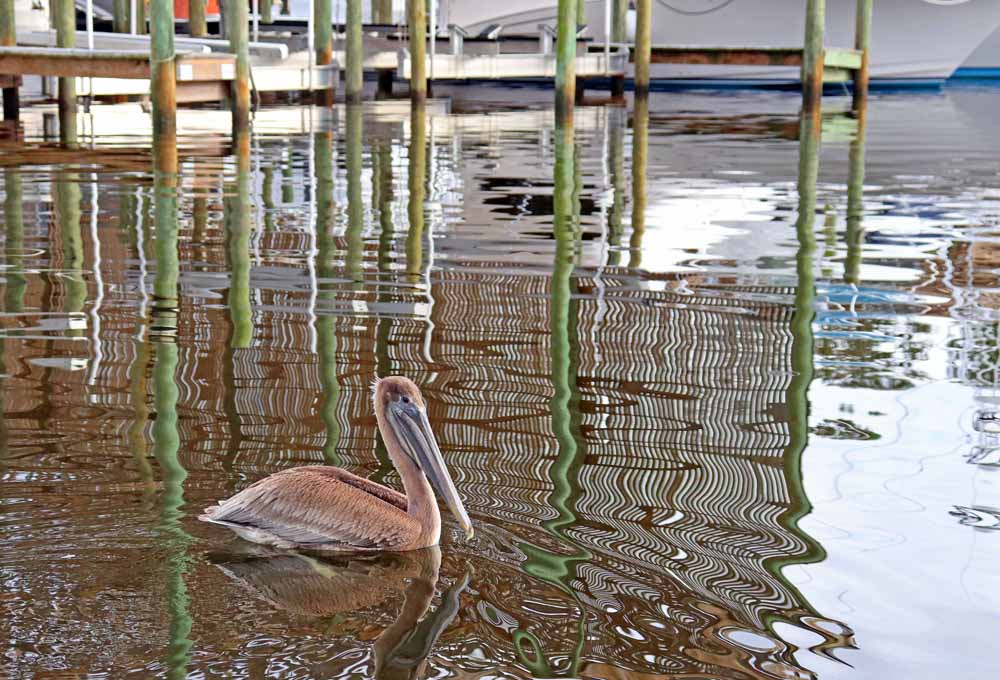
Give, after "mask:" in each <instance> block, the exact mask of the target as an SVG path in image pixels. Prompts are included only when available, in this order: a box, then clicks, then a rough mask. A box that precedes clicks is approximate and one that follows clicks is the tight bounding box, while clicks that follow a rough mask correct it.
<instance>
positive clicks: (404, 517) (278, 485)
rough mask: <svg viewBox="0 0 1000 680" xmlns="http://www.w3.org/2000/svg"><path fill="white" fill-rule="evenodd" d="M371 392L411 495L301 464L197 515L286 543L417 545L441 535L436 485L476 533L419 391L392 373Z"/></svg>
mask: <svg viewBox="0 0 1000 680" xmlns="http://www.w3.org/2000/svg"><path fill="white" fill-rule="evenodd" d="M372 392H373V400H374V402H375V419H376V420H377V421H378V429H379V432H381V433H382V439H383V440H384V441H385V446H386V449H387V450H388V452H389V458H390V459H391V460H392V463H393V465H395V467H396V470H397V471H398V472H399V476H400V477H401V478H402V480H403V488H404V490H405V491H406V494H405V495H404V494H401V493H399V492H398V491H394V490H393V489H390V488H388V487H385V486H382V485H381V484H376V483H375V482H373V481H371V480H369V479H365V478H364V477H358V476H357V475H352V474H351V473H350V472H347V471H346V470H342V469H340V468H336V467H330V466H325V465H315V466H308V467H296V468H290V469H288V470H282V471H281V472H276V473H274V474H273V475H271V476H270V477H265V478H264V479H262V480H260V481H258V482H255V483H254V484H251V485H250V486H248V487H247V488H246V489H244V490H243V491H240V492H239V493H238V494H236V495H235V496H232V497H231V498H228V499H226V500H224V501H220V502H219V503H218V504H217V505H213V506H212V507H209V508H206V509H205V512H204V514H202V515H201V516H199V518H198V519H200V520H202V521H205V522H211V523H213V524H221V525H222V526H224V527H227V528H229V529H232V530H233V531H235V532H236V533H237V534H238V535H239V536H240V537H242V538H244V539H246V540H249V541H253V542H254V543H261V544H264V545H270V546H273V547H276V548H281V549H293V548H306V549H309V550H333V551H342V552H350V551H372V550H384V551H394V552H397V551H406V550H419V549H420V548H427V547H430V546H433V545H437V544H438V540H439V539H440V537H441V513H440V512H439V511H438V506H437V501H436V500H435V498H434V489H436V490H437V492H438V494H440V495H441V498H442V499H443V500H444V502H445V503H446V504H447V506H448V509H449V510H451V513H452V514H453V515H454V516H455V517H456V518H457V519H458V523H459V525H460V526H461V527H462V529H463V530H464V531H465V535H466V537H468V538H472V535H473V529H472V522H471V521H470V520H469V516H468V514H466V512H465V506H463V505H462V500H461V499H460V498H459V497H458V491H457V490H456V489H455V484H454V482H452V481H451V476H450V475H449V474H448V469H447V468H446V467H445V464H444V459H443V458H442V456H441V449H439V448H438V445H437V441H436V440H435V439H434V434H433V433H432V432H431V426H430V423H429V422H428V421H427V409H426V407H425V405H424V399H423V397H422V396H421V394H420V390H419V389H417V386H416V385H414V384H413V382H412V381H411V380H409V379H408V378H404V377H401V376H394V377H391V378H383V379H381V380H378V381H376V383H375V385H374V388H373V390H372ZM432 486H433V489H432V488H431V487H432Z"/></svg>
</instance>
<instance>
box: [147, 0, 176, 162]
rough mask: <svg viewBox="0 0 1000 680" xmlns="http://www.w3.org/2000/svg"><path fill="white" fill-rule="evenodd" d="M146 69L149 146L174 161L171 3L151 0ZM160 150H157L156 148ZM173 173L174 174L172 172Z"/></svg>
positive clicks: (164, 0) (174, 119)
mask: <svg viewBox="0 0 1000 680" xmlns="http://www.w3.org/2000/svg"><path fill="white" fill-rule="evenodd" d="M150 29H151V31H150V32H151V34H152V35H151V40H150V47H149V66H150V72H151V82H150V99H151V100H152V103H153V144H154V145H155V146H156V147H158V153H159V154H172V155H173V160H172V161H168V163H170V165H171V166H172V167H176V158H177V72H176V70H175V68H174V56H175V55H174V5H173V1H172V0H152V3H151V5H150ZM161 146H162V147H163V148H162V149H159V147H161ZM175 172H176V171H175Z"/></svg>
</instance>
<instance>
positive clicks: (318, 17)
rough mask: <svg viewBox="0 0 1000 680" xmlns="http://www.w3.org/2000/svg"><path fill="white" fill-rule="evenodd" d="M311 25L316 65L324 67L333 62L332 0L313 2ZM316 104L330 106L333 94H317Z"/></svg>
mask: <svg viewBox="0 0 1000 680" xmlns="http://www.w3.org/2000/svg"><path fill="white" fill-rule="evenodd" d="M312 23H313V31H314V37H313V39H314V41H315V42H314V45H315V47H314V49H315V50H316V64H317V65H318V66H326V65H327V64H329V63H330V62H332V61H333V0H315V3H314V4H313V22H312ZM317 103H320V104H324V105H326V106H332V105H333V92H332V91H331V90H326V91H324V92H322V93H319V94H318V95H317Z"/></svg>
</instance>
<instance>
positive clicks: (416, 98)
mask: <svg viewBox="0 0 1000 680" xmlns="http://www.w3.org/2000/svg"><path fill="white" fill-rule="evenodd" d="M564 1H565V0H564ZM569 1H570V2H575V1H576V0H569ZM408 2H409V7H408V10H409V24H410V101H412V102H414V103H420V102H424V101H426V100H427V3H426V0H408ZM560 4H562V3H560Z"/></svg>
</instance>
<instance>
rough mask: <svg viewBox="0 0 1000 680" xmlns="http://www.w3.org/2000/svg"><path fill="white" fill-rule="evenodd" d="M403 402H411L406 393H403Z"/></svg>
mask: <svg viewBox="0 0 1000 680" xmlns="http://www.w3.org/2000/svg"><path fill="white" fill-rule="evenodd" d="M403 403H404V404H409V403H410V398H409V397H407V396H406V395H403Z"/></svg>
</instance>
